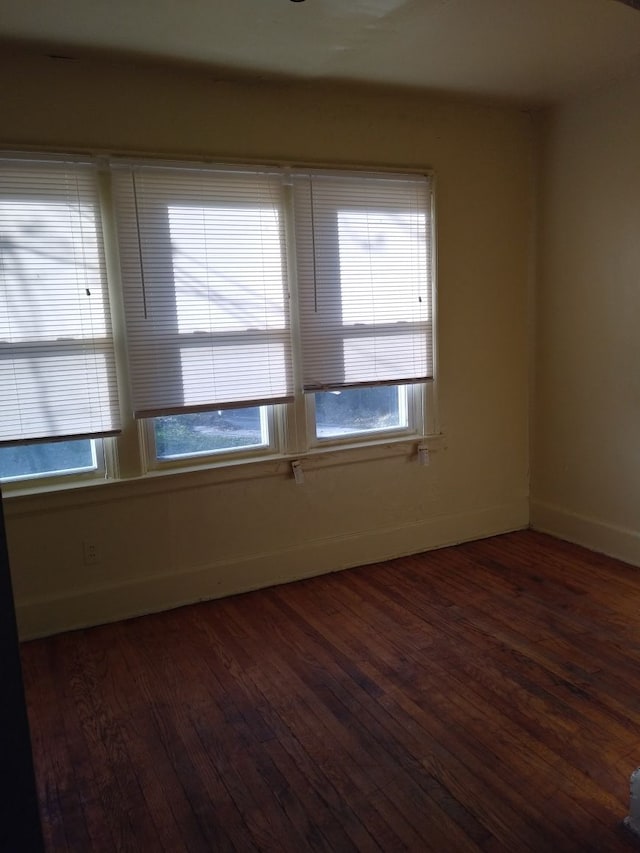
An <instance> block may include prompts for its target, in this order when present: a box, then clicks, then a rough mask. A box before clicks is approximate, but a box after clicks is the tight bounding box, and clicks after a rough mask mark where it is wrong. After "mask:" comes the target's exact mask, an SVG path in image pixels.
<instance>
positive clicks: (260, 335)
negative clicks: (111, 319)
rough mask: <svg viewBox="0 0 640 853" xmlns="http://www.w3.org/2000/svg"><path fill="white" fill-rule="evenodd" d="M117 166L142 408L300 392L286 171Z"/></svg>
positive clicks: (180, 408) (130, 335)
mask: <svg viewBox="0 0 640 853" xmlns="http://www.w3.org/2000/svg"><path fill="white" fill-rule="evenodd" d="M113 175H114V190H115V200H116V215H117V220H118V233H119V246H120V258H121V268H122V277H123V288H124V301H125V314H126V323H127V340H128V347H129V366H130V375H131V384H132V395H133V401H134V410H135V414H136V416H137V417H150V416H156V415H163V414H170V413H175V412H184V411H198V410H204V409H208V408H220V409H223V408H231V407H239V406H248V405H258V404H261V403H275V402H283V401H286V400H290V399H292V397H293V387H292V367H291V345H290V330H289V299H288V287H287V275H286V268H285V267H286V263H285V257H286V256H285V252H284V249H283V245H284V242H283V241H284V215H283V207H282V196H283V192H282V177H281V175H280V174H279V173H278V172H277V171H270V170H256V169H244V168H238V169H224V168H203V167H198V168H196V167H194V168H189V167H188V166H183V167H175V166H170V165H167V166H163V165H155V166H146V165H139V166H138V165H135V164H134V165H129V166H114V168H113Z"/></svg>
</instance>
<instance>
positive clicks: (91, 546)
mask: <svg viewBox="0 0 640 853" xmlns="http://www.w3.org/2000/svg"><path fill="white" fill-rule="evenodd" d="M82 553H83V555H84V564H85V566H95V565H96V563H99V562H100V557H99V554H98V546H97V544H96V543H95V542H94V541H93V540H92V539H85V540H84V542H83V543H82Z"/></svg>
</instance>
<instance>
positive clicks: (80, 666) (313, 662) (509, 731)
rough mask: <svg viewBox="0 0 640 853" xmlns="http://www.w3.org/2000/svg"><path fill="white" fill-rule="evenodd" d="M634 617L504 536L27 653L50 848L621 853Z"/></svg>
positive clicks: (634, 696)
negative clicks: (591, 852) (617, 852)
mask: <svg viewBox="0 0 640 853" xmlns="http://www.w3.org/2000/svg"><path fill="white" fill-rule="evenodd" d="M639 605H640V570H638V569H635V568H632V567H630V566H627V565H625V564H624V563H620V562H618V561H615V560H611V559H608V558H606V557H603V556H601V555H598V554H593V553H591V552H589V551H586V550H584V549H582V548H579V547H577V546H574V545H570V544H567V543H565V542H561V541H558V540H556V539H553V538H551V537H548V536H544V535H542V534H538V533H534V532H532V531H523V532H519V533H513V534H508V535H505V536H499V537H495V538H493V539H488V540H484V541H479V542H473V543H469V544H466V545H460V546H457V547H455V548H446V549H443V550H440V551H434V552H430V553H427V554H423V555H418V556H414V557H408V558H404V559H399V560H393V561H390V562H386V563H380V564H376V565H372V566H365V567H362V568H359V569H352V570H349V571H345V572H340V573H337V574H334V575H327V576H323V577H320V578H315V579H312V580H309V581H304V582H300V583H296V584H291V585H288V586H281V587H276V588H273V589H268V590H262V591H259V592H256V593H251V594H248V595H242V596H236V597H234V598H229V599H226V600H221V601H215V602H209V603H205V604H199V605H194V606H192V607H184V608H181V609H179V610H174V611H171V612H169V613H164V614H159V615H155V616H148V617H145V618H142V619H135V620H130V621H127V622H121V623H118V624H115V625H107V626H103V627H98V628H93V629H91V630H85V631H76V632H73V633H69V634H65V635H60V636H57V637H52V638H49V639H45V640H39V641H35V642H31V643H26V644H24V645H23V647H22V657H23V667H24V679H25V689H26V694H27V702H28V707H29V717H30V723H31V733H32V741H33V750H34V760H35V766H36V775H37V781H38V794H39V800H40V808H41V813H42V818H43V823H44V833H45V839H46V844H47V849H48V850H49V851H56V853H57V851H70V853H94V851H95V853H103V851H104V853H115V851H131V852H132V853H147V851H148V852H149V853H156V851H158V853H161V851H168V853H174V851H176V853H177V851H185V852H186V851H188V852H189V853H205V851H216V853H217V851H239V853H251V851H273V853H287V851H291V853H304V851H334V853H335V851H338V853H343V851H344V853H348V851H385V853H394V851H402V850H410V851H419V853H422V852H423V851H424V853H428V852H429V851H434V853H449V851H453V853H458V851H460V853H464V851H486V853H516V851H518V853H519V851H529V853H565V851H566V853H589V851H593V853H610V852H611V853H616V851H625V850H632V849H634V845H633V842H632V840H631V839H630V838H628V837H627V835H626V834H625V832H624V830H623V829H622V828H621V825H620V824H621V821H622V819H623V818H624V816H625V815H626V813H627V811H628V780H629V775H630V773H631V772H632V770H634V769H635V767H636V765H637V764H640V606H639ZM11 853H14V851H11ZM15 853H20V851H15Z"/></svg>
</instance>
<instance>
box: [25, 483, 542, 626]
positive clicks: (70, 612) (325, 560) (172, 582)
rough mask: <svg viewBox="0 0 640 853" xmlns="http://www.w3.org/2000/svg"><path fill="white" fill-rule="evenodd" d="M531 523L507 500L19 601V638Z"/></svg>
mask: <svg viewBox="0 0 640 853" xmlns="http://www.w3.org/2000/svg"><path fill="white" fill-rule="evenodd" d="M528 523H529V505H528V501H527V500H526V498H523V499H521V500H520V501H515V502H513V503H510V504H508V505H504V506H497V507H491V508H488V509H483V510H476V511H472V512H466V513H461V514H455V515H447V516H437V517H434V518H430V519H427V520H424V521H419V522H413V523H410V524H405V525H402V526H398V527H394V528H388V529H381V530H370V531H364V532H358V533H353V534H350V535H348V536H339V537H333V538H329V539H321V540H315V541H312V542H309V543H308V544H306V545H305V546H297V547H294V548H285V549H281V550H277V551H273V552H270V553H263V554H254V555H251V556H245V557H242V558H240V559H237V560H234V561H228V560H227V561H224V562H212V563H210V564H208V565H205V566H198V567H196V568H193V567H189V568H187V569H185V571H183V572H177V573H174V574H171V575H166V574H162V575H154V576H153V577H144V578H136V579H133V580H131V581H129V582H127V583H126V584H122V583H120V584H118V585H114V586H108V587H101V588H97V589H96V588H87V589H82V590H77V591H75V592H74V593H72V594H67V595H63V596H59V597H55V596H48V597H43V598H37V599H31V600H23V601H16V613H17V618H18V627H19V633H20V639H21V640H28V639H34V638H36V637H43V636H48V635H50V634H56V633H60V632H62V631H68V630H72V629H76V628H84V627H88V626H91V625H98V624H103V623H106V622H114V621H118V620H120V619H126V618H129V617H133V616H141V615H144V614H147V613H156V612H159V611H162V610H170V609H172V608H174V607H179V606H182V605H184V604H192V603H194V602H196V601H203V600H210V599H214V598H222V597H224V596H228V595H235V594H238V593H242V592H249V591H251V590H254V589H259V588H261V587H267V586H275V585H277V584H281V583H288V582H291V581H295V580H301V579H303V578H307V577H312V576H315V575H320V574H325V573H328V572H334V571H339V570H341V569H346V568H351V567H353V566H357V565H366V564H368V563H374V562H378V561H380V560H387V559H392V558H394V557H400V556H404V555H407V554H417V553H420V552H421V551H428V550H431V549H434V548H441V547H445V546H447V545H453V544H456V543H459V542H466V541H470V540H473V539H482V538H486V537H487V536H494V535H496V534H499V533H506V532H508V531H511V530H520V529H522V528H524V527H527V526H528Z"/></svg>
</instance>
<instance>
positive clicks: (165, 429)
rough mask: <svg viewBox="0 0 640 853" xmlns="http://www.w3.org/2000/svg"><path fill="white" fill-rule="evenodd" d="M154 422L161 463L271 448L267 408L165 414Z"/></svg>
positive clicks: (157, 456)
mask: <svg viewBox="0 0 640 853" xmlns="http://www.w3.org/2000/svg"><path fill="white" fill-rule="evenodd" d="M152 423H153V442H154V447H155V457H156V459H158V460H160V461H169V460H174V459H185V458H186V457H190V456H210V455H213V454H216V453H218V454H222V453H229V452H234V451H238V450H241V451H243V452H247V451H249V450H261V449H264V448H268V447H269V426H268V410H267V407H266V406H253V407H251V408H244V409H218V410H216V411H209V412H198V413H196V414H191V415H165V416H164V417H160V418H154V419H153V421H152Z"/></svg>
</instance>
